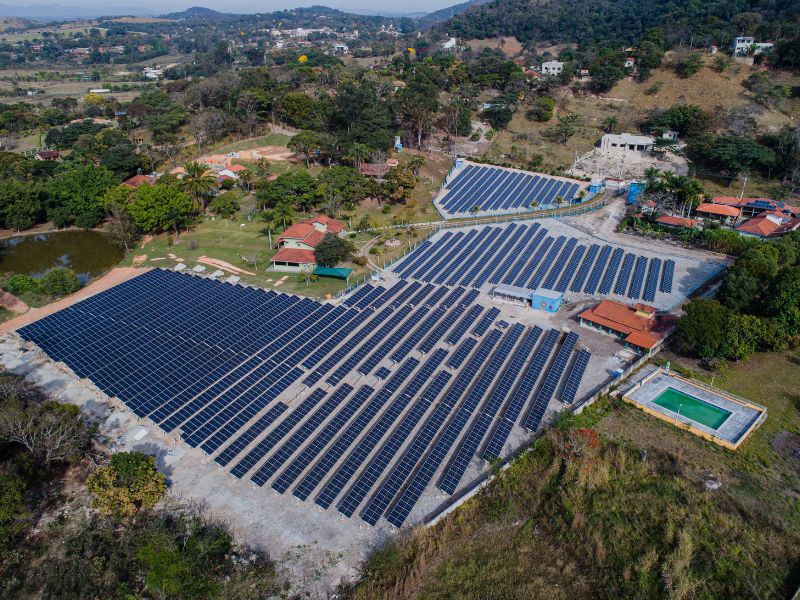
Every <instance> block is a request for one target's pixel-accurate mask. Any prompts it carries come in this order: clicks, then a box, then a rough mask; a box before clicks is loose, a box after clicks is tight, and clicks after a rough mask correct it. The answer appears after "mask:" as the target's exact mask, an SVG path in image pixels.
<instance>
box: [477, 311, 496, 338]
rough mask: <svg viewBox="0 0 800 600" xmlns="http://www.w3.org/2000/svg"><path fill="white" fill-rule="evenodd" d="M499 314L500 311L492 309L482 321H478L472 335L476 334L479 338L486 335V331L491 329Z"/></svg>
mask: <svg viewBox="0 0 800 600" xmlns="http://www.w3.org/2000/svg"><path fill="white" fill-rule="evenodd" d="M499 314H500V310H499V309H497V308H495V307H492V308H490V309H489V311H488V312H487V313H486V314H485V315H483V318H482V319H481V320H480V321H478V324H477V325H476V326H475V329H473V330H472V333H474V334H475V335H477V336H481V335H483V334H484V333H486V330H487V329H489V327H491V325H492V323H493V322H494V320H495V319H496V318H497V315H499Z"/></svg>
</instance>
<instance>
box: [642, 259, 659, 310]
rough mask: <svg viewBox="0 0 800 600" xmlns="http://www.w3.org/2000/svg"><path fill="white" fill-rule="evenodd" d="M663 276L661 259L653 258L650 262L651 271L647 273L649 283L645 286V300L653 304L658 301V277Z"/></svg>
mask: <svg viewBox="0 0 800 600" xmlns="http://www.w3.org/2000/svg"><path fill="white" fill-rule="evenodd" d="M660 274H661V259H660V258H653V259H651V260H650V271H649V272H648V273H647V281H646V283H645V286H644V299H645V301H647V302H652V301H653V300H655V299H656V288H657V287H658V276H659V275H660Z"/></svg>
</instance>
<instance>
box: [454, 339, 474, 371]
mask: <svg viewBox="0 0 800 600" xmlns="http://www.w3.org/2000/svg"><path fill="white" fill-rule="evenodd" d="M477 345H478V341H477V340H476V339H475V338H467V339H466V340H464V342H463V343H462V344H461V345H460V346H459V347H458V350H456V351H455V353H453V356H452V357H450V360H449V361H448V362H447V366H448V367H451V368H453V369H457V368H459V367H460V366H461V363H463V362H464V360H466V358H467V356H469V353H470V352H472V349H473V348H474V347H475V346H477Z"/></svg>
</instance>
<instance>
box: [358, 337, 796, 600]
mask: <svg viewBox="0 0 800 600" xmlns="http://www.w3.org/2000/svg"><path fill="white" fill-rule="evenodd" d="M670 358H672V359H673V365H676V363H678V362H680V361H678V360H676V359H675V357H670ZM798 363H800V355H798V353H797V352H795V351H791V352H787V353H784V354H770V355H758V356H755V357H753V359H751V360H750V361H748V362H747V363H742V364H738V365H732V366H731V367H730V368H728V369H726V370H724V371H723V372H722V373H721V374H719V375H717V376H716V377H715V378H714V379H715V381H714V384H715V385H718V386H720V387H722V388H723V389H728V390H730V391H732V392H735V393H737V394H740V395H742V396H744V397H746V398H752V399H753V400H755V401H757V402H760V403H763V404H765V405H767V406H768V407H769V411H770V414H769V417H768V419H767V421H766V424H765V425H764V426H763V427H762V428H761V429H760V430H759V431H757V432H756V433H755V434H754V436H753V437H752V438H751V439H750V440H748V442H747V443H746V444H745V445H744V446H743V448H742V449H740V450H739V451H738V452H732V451H729V450H726V449H723V448H721V447H719V446H716V445H714V444H712V443H710V442H707V441H705V440H702V439H700V438H697V437H696V436H693V435H692V434H690V433H688V432H685V431H682V430H680V429H678V428H675V427H672V426H671V425H669V424H668V423H664V422H662V421H660V420H658V419H654V418H653V417H651V416H649V415H647V414H645V413H643V412H641V411H639V410H637V409H635V408H634V407H631V406H629V405H626V404H624V403H622V402H621V401H614V400H610V399H603V400H601V401H599V402H598V403H597V404H596V405H594V406H593V407H590V408H589V409H588V410H587V411H585V412H584V413H583V414H582V415H581V416H579V417H578V418H577V419H575V420H574V421H573V422H572V423H566V424H565V425H566V426H562V427H560V428H557V429H556V430H553V431H551V432H549V433H548V434H547V435H546V436H545V437H544V438H543V439H542V440H540V441H539V442H537V443H536V444H535V446H534V447H533V450H532V451H531V452H529V453H527V454H525V455H524V456H522V457H521V458H520V459H518V460H517V461H516V462H515V463H514V464H513V465H512V466H511V468H509V469H508V470H506V471H503V472H502V473H501V474H500V475H499V476H498V477H497V478H496V479H495V480H494V481H493V482H492V483H491V484H490V485H489V486H488V487H487V488H486V489H485V490H483V491H482V492H481V493H480V494H478V495H477V496H476V497H475V498H473V499H471V500H469V501H468V502H467V503H466V504H465V505H463V506H462V507H461V508H459V509H458V510H457V511H455V512H454V513H453V514H451V515H450V516H448V517H447V518H445V519H443V520H442V521H441V522H440V523H438V524H437V525H436V526H435V527H433V528H430V529H427V528H418V529H415V530H412V531H411V532H409V533H407V534H406V535H405V536H404V537H401V538H400V540H399V541H397V542H394V543H389V544H388V545H387V546H386V547H385V548H384V549H382V550H381V551H380V552H378V553H376V554H375V555H373V556H372V558H371V559H370V560H369V561H368V563H367V564H366V565H365V579H364V581H363V582H361V584H360V585H358V586H356V587H355V589H351V590H348V593H349V594H350V596H352V597H355V598H365V599H366V598H375V597H384V598H417V597H418V598H454V597H459V598H461V597H470V598H479V597H482V598H553V599H560V598H564V599H570V600H574V599H577V598H620V597H627V598H648V599H649V598H756V597H757V598H786V597H790V596H791V594H792V593H794V591H795V590H796V588H797V586H798V584H800V571H799V570H798V568H797V567H798V561H797V557H798V556H800V501H798V497H799V496H800V475H799V473H800V469H799V467H800V457H798V456H796V455H793V454H792V452H797V449H798V448H800V435H798V434H800V395H799V394H798V389H800V374H798V369H797V365H798ZM687 365H688V363H687ZM702 378H703V379H708V380H710V379H711V377H710V376H708V377H705V376H703V377H702ZM593 432H594V433H593ZM595 435H596V436H597V437H595ZM709 479H714V480H716V481H719V482H721V484H722V485H721V487H720V488H719V489H715V490H712V489H709V488H707V487H706V486H705V482H706V481H708V480H709Z"/></svg>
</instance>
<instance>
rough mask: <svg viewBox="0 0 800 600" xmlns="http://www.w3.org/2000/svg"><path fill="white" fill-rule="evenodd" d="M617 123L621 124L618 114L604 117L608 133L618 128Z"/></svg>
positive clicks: (604, 125) (604, 124)
mask: <svg viewBox="0 0 800 600" xmlns="http://www.w3.org/2000/svg"><path fill="white" fill-rule="evenodd" d="M617 125H619V119H618V118H617V117H616V115H608V116H607V117H606V118H605V119H603V129H604V130H605V132H606V133H611V132H612V131H614V129H616V127H617Z"/></svg>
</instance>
